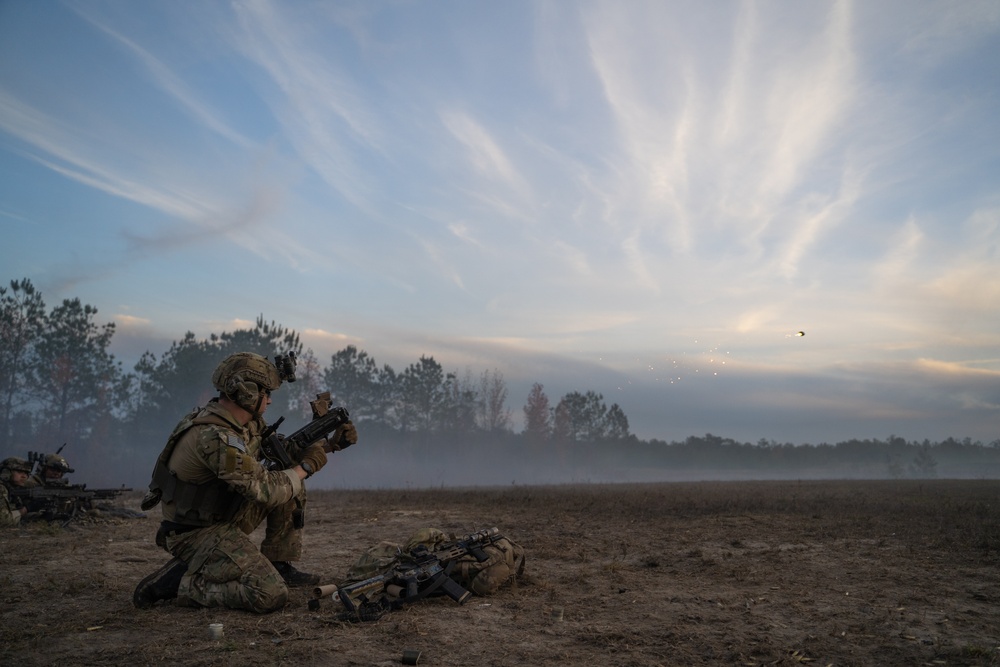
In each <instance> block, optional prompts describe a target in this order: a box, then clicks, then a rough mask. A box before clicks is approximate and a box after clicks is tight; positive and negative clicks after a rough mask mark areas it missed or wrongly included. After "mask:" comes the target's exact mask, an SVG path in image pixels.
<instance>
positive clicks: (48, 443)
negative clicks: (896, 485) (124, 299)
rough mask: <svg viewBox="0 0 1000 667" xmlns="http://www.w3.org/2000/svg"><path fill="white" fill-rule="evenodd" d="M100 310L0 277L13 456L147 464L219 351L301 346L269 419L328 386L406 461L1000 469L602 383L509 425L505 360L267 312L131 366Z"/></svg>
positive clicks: (538, 396) (960, 445)
mask: <svg viewBox="0 0 1000 667" xmlns="http://www.w3.org/2000/svg"><path fill="white" fill-rule="evenodd" d="M97 314H98V311H97V308H95V307H93V306H91V305H86V304H84V303H82V302H81V301H80V299H78V298H74V299H66V300H63V301H62V303H61V304H59V305H57V306H54V307H52V308H48V307H47V306H46V304H45V302H44V300H43V298H42V294H41V293H40V292H39V291H38V290H37V289H36V288H35V287H34V286H33V285H32V283H31V281H30V280H29V279H27V278H24V279H22V280H12V281H11V282H10V284H9V287H0V442H2V450H3V456H12V455H17V456H25V455H26V452H27V451H28V450H32V451H45V452H50V451H55V449H56V448H58V447H59V446H60V445H63V444H64V443H65V444H66V445H67V452H66V453H67V455H68V457H69V458H71V459H74V460H80V459H81V458H84V459H88V460H93V461H100V462H102V463H103V464H111V465H114V462H116V461H117V462H119V463H120V462H122V461H125V460H131V461H134V462H139V463H135V464H134V465H135V466H136V467H137V468H138V469H142V471H143V473H142V474H145V472H146V471H145V468H146V467H148V465H151V462H152V459H153V458H154V457H155V456H156V453H157V452H158V451H159V449H160V448H161V447H162V445H163V443H164V441H165V439H166V437H167V435H169V433H170V431H171V430H172V429H173V426H174V425H175V424H176V423H177V421H178V420H179V419H180V417H181V416H183V415H184V414H186V413H187V412H189V411H190V410H191V409H193V408H194V407H196V406H198V405H203V404H204V403H206V402H207V401H208V400H209V399H210V398H211V397H212V396H214V395H215V394H216V392H215V390H214V389H213V388H212V386H211V381H210V378H211V375H212V371H213V370H214V369H215V367H216V366H217V364H218V363H219V362H220V361H221V360H222V359H224V358H225V357H226V356H228V355H229V354H232V353H235V352H243V351H249V352H256V353H258V354H261V355H264V356H267V357H269V358H272V359H273V358H274V356H275V355H276V354H278V353H284V352H289V351H291V352H294V353H295V354H296V357H297V359H298V368H297V373H296V375H297V380H296V382H294V383H287V384H285V385H284V386H283V387H282V390H281V391H279V392H276V393H275V395H274V397H273V400H274V404H273V405H272V406H271V408H270V409H269V411H268V416H269V417H271V418H272V419H273V418H275V417H276V416H278V415H286V416H287V417H288V418H289V419H288V426H289V429H288V430H289V432H290V431H291V430H293V429H294V428H297V427H298V426H299V425H301V424H304V423H305V422H306V421H307V420H308V419H309V416H310V409H309V401H310V400H311V399H313V398H315V396H316V394H318V393H320V392H322V391H330V392H331V394H332V395H333V397H334V402H335V404H337V405H342V406H344V407H346V408H348V409H349V411H350V413H351V416H352V419H353V420H354V422H355V423H356V424H357V425H358V428H359V431H361V432H362V433H363V437H364V438H365V440H366V441H369V442H372V443H376V444H377V443H384V445H385V447H386V449H384V451H383V450H380V448H379V447H380V446H376V447H374V448H373V449H372V450H371V452H372V455H374V454H375V453H376V452H379V451H383V453H384V454H385V455H387V456H390V457H392V458H393V459H394V460H395V461H397V462H398V461H402V460H403V459H404V458H405V456H402V455H403V454H406V456H409V457H410V461H411V464H412V466H416V467H417V468H419V467H420V466H421V465H423V463H422V462H423V460H424V458H425V457H423V458H422V456H421V452H423V453H427V452H433V453H434V455H435V457H436V459H435V460H436V461H438V462H439V463H440V462H441V461H458V460H460V459H462V460H467V462H468V464H469V465H470V466H473V467H475V464H476V461H479V462H480V463H481V462H483V461H490V460H492V459H491V457H493V456H494V454H492V453H491V454H485V453H484V452H486V451H487V449H491V450H496V451H499V452H500V454H499V455H496V460H495V461H494V464H495V465H493V468H494V470H495V471H499V470H503V474H505V475H513V476H515V477H516V476H520V477H521V478H522V479H539V478H538V476H537V474H535V473H532V472H530V470H531V468H532V467H535V468H538V467H539V466H553V467H555V468H558V469H561V470H562V471H563V472H564V473H565V474H563V475H562V476H560V477H558V478H555V479H553V480H551V481H587V480H603V481H609V480H604V477H605V476H607V475H609V474H612V473H613V472H614V471H618V474H619V477H621V476H625V477H629V474H626V471H632V473H633V474H632V475H631V476H632V477H634V476H636V475H635V474H634V473H635V472H636V471H637V470H642V471H644V472H643V474H642V475H638V477H640V478H644V475H645V474H646V473H649V474H653V475H655V474H657V473H658V471H659V474H661V476H662V475H663V474H665V472H666V471H668V470H672V471H682V472H683V471H685V470H687V471H692V470H709V469H713V470H718V471H722V472H723V473H725V471H730V472H732V473H733V474H736V473H737V472H739V471H744V472H746V473H747V474H751V475H752V474H754V473H757V474H758V475H759V474H760V472H761V471H766V470H778V469H780V470H786V471H793V472H794V471H796V470H798V471H800V472H802V473H803V474H806V473H808V474H810V475H811V474H812V472H816V473H817V474H818V475H819V476H822V474H821V472H822V471H824V470H826V471H831V474H832V476H837V471H839V474H840V476H845V475H847V476H850V475H851V474H852V473H858V474H860V475H861V476H881V477H933V476H937V475H938V474H939V473H941V472H944V473H945V474H949V473H950V472H951V471H952V470H953V469H955V470H958V469H962V470H965V469H968V470H971V471H978V472H979V473H980V474H981V475H986V476H993V473H994V471H995V472H996V475H997V476H1000V442H997V441H994V442H992V443H989V444H988V445H983V444H982V443H980V442H971V441H969V440H968V439H966V440H964V441H955V440H953V439H948V440H947V441H945V442H942V443H930V442H927V441H924V442H922V443H917V442H907V441H905V440H903V439H901V438H897V437H895V436H890V437H889V438H888V439H887V440H885V441H882V440H865V441H857V440H852V441H848V442H842V443H837V444H836V445H828V444H821V445H817V446H812V445H805V446H802V445H794V444H791V443H786V444H778V443H775V442H768V441H764V440H761V441H758V442H757V443H756V444H750V443H739V442H736V441H733V440H731V439H726V438H720V437H718V436H713V435H711V434H706V435H705V436H703V437H696V436H691V437H689V438H687V439H686V440H684V441H681V442H665V441H661V440H657V439H652V440H649V441H642V440H639V439H638V438H637V437H636V436H635V435H633V434H632V433H631V432H630V429H629V422H628V417H627V416H626V415H625V412H624V411H623V409H622V408H621V407H620V406H619V405H618V404H616V403H614V404H612V405H610V406H609V405H607V404H606V403H605V401H604V398H603V396H602V395H601V394H599V393H597V392H595V391H592V390H585V391H573V392H570V393H567V394H565V395H564V396H562V397H561V398H560V399H559V400H558V401H554V402H553V401H550V399H549V397H548V396H547V395H546V393H545V391H544V387H543V385H542V384H541V383H535V384H534V385H533V386H532V388H531V390H530V392H529V394H528V397H527V400H526V402H525V404H524V406H522V407H521V412H522V419H521V423H522V428H521V430H520V431H519V432H515V428H514V419H513V411H512V409H511V408H510V407H509V405H508V388H507V384H506V381H505V379H504V376H503V374H502V373H501V372H499V371H497V370H487V371H482V372H481V373H479V374H473V372H472V371H471V370H467V371H465V372H464V373H459V372H457V371H451V372H449V371H446V370H445V369H444V368H443V367H442V365H441V364H440V363H439V362H438V361H436V360H435V359H434V357H432V356H421V357H420V359H419V360H417V361H415V362H413V363H411V364H409V365H408V366H407V367H405V368H403V369H402V370H401V371H397V370H395V369H393V368H392V367H391V366H389V365H388V364H379V363H378V362H377V361H376V360H375V359H374V357H372V356H371V355H369V353H367V352H365V351H364V350H360V349H358V348H357V347H355V346H353V345H348V346H346V347H345V348H343V349H342V350H339V351H337V352H336V353H334V354H333V355H332V356H331V357H330V358H329V360H328V361H321V360H320V359H319V358H317V356H316V355H315V354H314V352H313V351H312V350H311V349H303V345H302V343H301V341H300V339H299V335H298V333H297V332H295V331H294V330H291V329H288V328H286V327H284V326H281V325H280V324H277V323H275V322H273V321H271V322H268V321H266V320H265V318H264V316H263V314H262V315H260V316H259V317H258V318H257V320H256V323H255V325H254V326H253V327H251V328H246V329H238V330H235V331H232V332H222V333H218V334H215V333H213V334H211V335H209V337H208V338H197V337H196V336H195V335H194V334H193V333H192V332H187V333H186V334H185V335H184V336H183V337H182V338H181V339H180V340H176V341H174V342H173V343H172V344H171V345H170V347H169V349H167V350H166V351H165V352H162V353H161V354H159V355H157V354H154V353H153V352H151V351H146V352H145V353H144V354H143V355H142V356H141V358H140V359H139V361H138V362H137V363H136V364H135V365H134V366H133V367H132V368H131V369H129V370H126V369H125V368H123V365H122V363H121V362H120V361H118V360H116V359H115V357H114V355H113V354H111V352H110V345H111V342H112V339H113V337H114V334H115V324H114V323H113V322H109V323H104V324H101V323H99V321H98V319H97ZM463 447H464V448H465V450H461V448H463ZM460 450H461V455H459V454H458V453H457V452H459V451H460ZM470 452H471V453H470ZM363 456H365V455H363ZM401 456H402V458H401ZM477 457H478V458H477ZM939 463H940V464H941V465H940V469H939ZM372 465H375V463H374V462H373V463H372ZM412 466H411V467H412ZM954 466H958V468H954ZM518 471H521V472H520V474H519V472H518ZM136 474H138V473H136ZM498 474H499V473H498ZM540 481H547V480H546V479H545V478H542V479H540ZM610 481H613V480H610ZM623 481H626V480H623Z"/></svg>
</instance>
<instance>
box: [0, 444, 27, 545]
mask: <svg viewBox="0 0 1000 667" xmlns="http://www.w3.org/2000/svg"><path fill="white" fill-rule="evenodd" d="M12 471H20V472H24V473H29V472H31V465H30V464H29V463H28V462H27V461H25V460H24V459H19V458H16V457H11V458H9V459H4V461H3V463H2V464H0V527H4V528H9V527H13V526H17V525H19V524H20V523H21V507H22V504H21V502H20V500H19V499H18V498H14V497H12V496H11V495H10V489H12V488H15V485H14V483H13V482H12V481H11V472H12ZM22 488H23V487H22Z"/></svg>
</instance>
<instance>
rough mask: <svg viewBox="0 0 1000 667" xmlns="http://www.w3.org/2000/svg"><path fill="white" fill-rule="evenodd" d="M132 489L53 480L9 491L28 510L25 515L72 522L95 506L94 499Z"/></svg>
mask: <svg viewBox="0 0 1000 667" xmlns="http://www.w3.org/2000/svg"><path fill="white" fill-rule="evenodd" d="M131 490H132V489H126V488H125V487H124V486H122V487H121V488H118V489H88V488H87V485H86V484H50V485H47V486H33V487H28V488H23V487H13V488H11V489H10V490H9V492H10V495H11V497H13V498H18V499H19V500H20V502H21V504H22V505H23V506H24V507H25V509H27V510H28V514H27V515H26V516H29V517H31V518H37V519H42V520H44V521H64V522H66V523H69V522H70V521H72V520H73V519H74V518H75V517H76V516H78V515H79V514H81V513H83V512H86V511H87V510H90V509H94V501H95V500H110V499H112V498H116V497H118V496H120V495H121V494H123V493H125V492H126V491H131Z"/></svg>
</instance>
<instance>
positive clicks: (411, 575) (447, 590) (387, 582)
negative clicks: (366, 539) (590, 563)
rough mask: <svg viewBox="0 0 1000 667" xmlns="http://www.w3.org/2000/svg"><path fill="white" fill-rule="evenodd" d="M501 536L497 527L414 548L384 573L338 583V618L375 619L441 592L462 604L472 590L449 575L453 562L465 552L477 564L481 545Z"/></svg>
mask: <svg viewBox="0 0 1000 667" xmlns="http://www.w3.org/2000/svg"><path fill="white" fill-rule="evenodd" d="M501 539H504V538H503V535H501V534H500V530H499V529H498V528H489V529H486V530H481V531H479V532H476V533H472V534H471V535H466V536H465V537H463V538H462V539H460V540H456V541H454V542H449V543H447V544H444V545H442V546H440V547H439V548H437V549H435V550H434V551H430V550H428V549H427V547H425V546H422V545H421V546H417V547H414V548H413V549H411V550H410V551H408V552H405V553H403V554H400V558H399V562H398V563H397V564H396V565H394V566H393V567H392V568H390V569H389V570H387V571H386V572H383V573H382V574H377V575H375V576H374V577H369V578H368V579H364V580H362V581H357V582H353V583H346V584H341V585H340V586H337V587H336V588H335V590H334V591H333V599H334V600H335V601H337V602H339V603H341V604H342V605H343V606H344V611H343V612H342V613H340V614H339V615H338V618H339V619H340V620H344V621H375V620H378V619H379V618H381V617H382V615H383V614H385V613H386V612H387V611H390V610H393V609H398V608H400V607H402V606H403V605H404V604H407V603H410V602H415V601H416V600H420V599H422V598H425V597H428V596H430V595H440V594H442V593H443V594H445V595H447V596H448V597H450V598H451V599H452V600H454V601H455V602H457V603H458V604H465V602H466V600H468V599H469V597H470V596H471V595H472V593H471V592H469V591H467V590H466V589H465V588H463V587H462V586H461V585H460V584H459V583H458V582H456V581H455V580H454V579H452V578H451V572H452V569H453V568H454V567H455V563H456V562H457V561H458V559H460V558H462V557H464V556H468V555H471V556H473V557H474V558H475V559H476V560H477V561H478V562H480V563H483V562H485V561H487V560H489V555H488V554H487V553H486V552H485V551H484V550H483V547H486V546H488V545H490V544H492V543H493V542H495V541H497V540H501ZM324 588H326V587H320V588H317V589H316V591H315V592H314V594H316V595H317V596H321V595H322V594H323V593H324V592H325V591H324Z"/></svg>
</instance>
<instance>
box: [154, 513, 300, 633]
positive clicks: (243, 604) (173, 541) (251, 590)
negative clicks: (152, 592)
mask: <svg viewBox="0 0 1000 667" xmlns="http://www.w3.org/2000/svg"><path fill="white" fill-rule="evenodd" d="M304 505H305V501H304V493H303V500H302V501H301V502H299V503H298V504H296V501H295V499H292V500H290V501H289V502H287V503H285V504H284V505H281V506H278V507H274V508H269V507H264V506H261V505H259V504H248V505H246V506H245V507H244V508H243V509H241V510H240V512H239V514H238V515H237V516H236V517H235V518H234V519H233V521H231V522H227V523H219V524H215V525H213V526H208V527H207V528H201V529H199V530H192V531H190V532H187V533H181V534H180V535H174V534H171V535H167V536H166V548H167V551H169V552H170V553H171V554H173V555H174V556H176V557H178V558H180V559H181V560H183V561H185V562H186V563H187V564H188V569H187V573H185V575H184V577H183V578H182V579H181V585H180V588H179V589H178V591H177V602H178V603H179V604H186V605H190V606H199V607H228V608H230V609H246V610H248V611H253V612H256V613H258V614H265V613H267V612H271V611H275V610H276V609H281V608H282V607H284V606H285V604H286V603H287V602H288V587H287V586H286V585H285V582H284V580H283V579H282V578H281V575H280V574H278V571H277V570H275V569H274V566H273V565H272V564H271V561H291V560H298V559H299V557H300V556H301V554H302V529H300V528H295V527H294V525H293V520H292V512H293V511H294V510H295V509H296V508H297V507H300V506H304ZM265 518H266V520H267V528H266V532H265V536H264V541H263V542H262V543H261V546H260V548H259V549H258V548H257V545H256V544H254V542H253V541H252V540H251V539H250V533H252V532H253V531H254V530H255V529H256V528H257V527H258V526H259V525H260V524H261V522H263V521H264V520H265Z"/></svg>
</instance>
